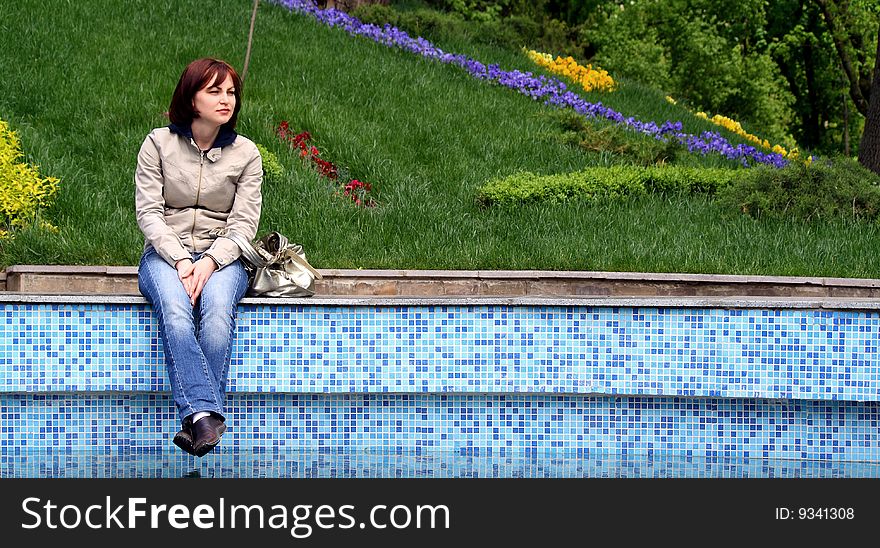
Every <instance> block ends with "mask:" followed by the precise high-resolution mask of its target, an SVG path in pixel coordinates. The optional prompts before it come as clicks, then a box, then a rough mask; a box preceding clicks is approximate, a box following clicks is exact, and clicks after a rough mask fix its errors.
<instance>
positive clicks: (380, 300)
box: [0, 292, 880, 312]
mask: <svg viewBox="0 0 880 548" xmlns="http://www.w3.org/2000/svg"><path fill="white" fill-rule="evenodd" d="M3 303H24V304H38V303H45V304H109V305H126V304H129V305H145V304H147V301H146V299H144V298H143V297H140V296H129V295H38V294H32V293H13V292H5V293H0V304H3ZM241 304H245V305H267V306H329V307H334V306H339V307H343V306H369V307H412V306H508V307H514V306H546V307H595V308H718V309H737V308H742V309H763V310H774V309H801V310H803V309H806V310H853V311H857V310H861V311H869V312H871V311H878V310H880V299H862V298H816V299H803V298H782V297H752V298H749V297H713V298H705V297H616V298H615V297H602V296H593V297H568V298H564V297H562V298H560V297H501V296H481V297H434V298H427V297H352V296H349V297H333V296H315V297H299V298H254V297H245V298H244V299H242V300H241Z"/></svg>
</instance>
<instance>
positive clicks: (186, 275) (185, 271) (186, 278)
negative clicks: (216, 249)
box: [174, 259, 195, 303]
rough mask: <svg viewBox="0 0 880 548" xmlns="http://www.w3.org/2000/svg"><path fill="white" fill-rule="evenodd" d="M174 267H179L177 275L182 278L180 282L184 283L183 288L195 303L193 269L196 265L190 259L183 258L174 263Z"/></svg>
mask: <svg viewBox="0 0 880 548" xmlns="http://www.w3.org/2000/svg"><path fill="white" fill-rule="evenodd" d="M174 268H176V269H177V277H178V278H180V283H182V284H183V288H184V289H185V290H186V294H187V295H189V300H190V302H193V303H195V300H194V299H193V296H192V295H193V288H194V285H193V277H192V274H193V270H195V265H194V264H193V262H192V261H191V260H190V259H181V260H179V261H177V262H176V263H174Z"/></svg>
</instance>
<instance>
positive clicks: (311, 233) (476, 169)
mask: <svg viewBox="0 0 880 548" xmlns="http://www.w3.org/2000/svg"><path fill="white" fill-rule="evenodd" d="M7 4H8V5H5V6H4V8H3V12H4V16H3V19H2V23H0V25H2V32H0V69H2V72H3V74H4V75H5V77H4V78H2V79H0V119H3V120H5V121H7V122H9V123H10V125H11V127H12V128H13V129H14V130H16V131H17V132H18V133H19V135H20V137H21V139H22V142H23V146H24V149H25V152H26V154H27V160H28V161H29V162H32V163H34V164H37V165H39V166H40V171H41V173H43V174H44V175H52V176H55V177H58V178H60V179H61V187H60V188H61V190H60V193H59V195H58V197H57V200H56V203H55V205H54V206H53V207H52V208H51V209H49V210H48V211H47V212H46V216H47V218H48V219H49V220H50V221H51V222H52V223H53V224H55V225H57V226H58V227H59V229H60V231H59V233H57V234H54V233H48V232H44V231H41V230H37V229H32V230H25V231H21V232H19V233H18V234H16V236H15V238H14V239H12V240H6V241H3V242H2V243H0V267H5V266H8V265H11V264H106V265H134V264H137V261H138V259H139V257H140V251H141V249H142V245H143V237H142V235H141V233H140V231H139V230H138V228H137V225H136V223H135V215H134V182H133V178H132V175H133V172H134V167H135V159H136V154H137V150H138V148H139V146H140V144H141V142H142V141H143V139H144V137H145V136H146V134H147V133H149V131H150V130H151V129H152V128H154V127H157V126H162V125H166V124H167V120H165V118H164V117H163V115H162V113H163V112H164V111H165V110H166V109H167V107H168V103H169V101H170V97H171V92H172V91H173V89H174V86H175V84H176V82H177V78H178V76H179V74H180V71H181V70H182V69H183V67H184V66H185V65H186V64H187V63H188V62H189V61H191V60H192V59H195V58H197V57H202V56H216V57H220V58H223V59H226V60H228V61H229V62H231V63H232V64H233V65H235V66H236V67H238V68H241V67H242V65H243V61H244V51H245V47H246V38H247V31H248V25H249V22H250V9H251V7H252V2H251V0H221V1H217V2H212V3H211V4H210V6H208V5H206V4H204V3H199V2H192V1H176V0H175V1H172V0H164V1H163V0H149V1H143V0H125V1H123V0H116V1H110V0H107V1H105V2H100V3H97V2H70V3H54V2H53V3H47V2H37V1H34V0H22V1H20V2H14V3H7ZM439 45H440V46H441V47H447V48H451V45H445V44H439ZM455 46H456V47H457V48H458V49H455V50H452V51H455V52H456V53H465V54H467V55H469V56H471V57H474V58H476V59H478V60H480V61H483V62H497V63H499V64H500V65H501V66H502V68H505V69H514V68H518V69H520V70H531V71H533V72H540V71H539V70H538V69H537V68H536V67H535V66H533V65H532V64H531V63H530V61H528V59H526V58H525V56H523V55H520V54H517V53H514V52H506V51H503V50H499V49H494V48H489V47H482V46H477V45H468V44H456V45H455ZM587 96H588V97H589V99H590V100H593V101H596V100H601V101H602V102H603V103H604V104H607V105H609V106H611V107H613V108H615V109H616V110H618V111H620V112H623V113H624V114H625V115H628V116H629V115H632V116H636V117H638V118H640V119H642V120H655V121H657V122H658V123H662V122H663V121H665V120H681V121H683V122H684V129H685V130H686V131H689V132H694V133H698V132H700V131H704V130H708V129H711V130H715V131H722V130H720V128H718V127H717V126H714V125H711V124H709V123H708V122H705V121H703V120H699V119H697V118H695V117H693V116H690V115H689V114H688V113H687V111H685V110H684V109H682V108H681V107H679V106H676V105H671V104H669V103H667V102H666V101H665V100H664V98H663V96H664V94H663V93H662V92H661V91H658V90H652V89H649V88H644V87H642V86H639V85H637V84H634V83H628V82H623V83H622V85H621V87H620V90H619V91H618V92H615V93H613V94H603V95H599V94H588V95H587ZM552 111H553V109H552V107H547V106H544V105H543V104H541V103H540V102H535V101H530V100H529V99H527V98H525V97H524V96H522V95H519V94H517V93H515V92H513V91H511V90H508V89H505V88H502V87H499V86H494V85H491V84H487V83H485V82H480V81H477V80H474V79H472V78H471V77H470V76H469V75H468V74H467V73H465V72H464V71H463V70H461V69H459V68H457V67H453V66H447V65H442V64H439V63H434V62H431V61H427V60H423V59H421V58H419V57H417V56H415V55H413V54H410V53H406V52H403V51H398V50H393V49H389V48H387V47H385V46H381V45H378V44H375V43H373V42H370V41H368V40H366V39H363V38H353V37H351V36H349V35H348V34H346V33H345V32H344V31H342V30H337V29H330V28H327V27H324V26H321V25H320V24H318V23H316V22H314V21H313V20H311V19H309V18H306V17H303V16H299V15H296V14H292V13H290V12H288V11H287V10H285V9H284V8H281V7H278V6H273V5H268V4H267V3H266V2H262V3H261V4H260V12H259V15H258V18H257V25H256V33H255V41H254V46H253V53H252V58H251V64H250V67H249V71H248V76H247V82H246V83H245V86H244V110H243V111H242V114H241V116H240V118H239V127H238V129H239V131H240V132H241V133H242V134H244V135H247V136H248V137H250V138H251V139H253V140H254V141H256V142H257V143H259V144H262V145H263V146H265V147H266V148H267V149H269V150H270V151H272V152H274V153H276V154H277V155H278V157H279V159H280V160H281V162H282V164H284V166H285V168H286V170H287V173H286V175H285V176H284V177H283V178H281V179H280V180H275V181H267V182H266V183H265V184H264V188H263V191H264V213H263V218H262V222H261V228H260V233H261V234H262V233H263V232H265V231H268V230H279V231H281V232H282V233H284V234H286V235H287V236H288V237H290V238H291V239H292V240H295V241H297V242H299V243H302V244H303V246H304V247H305V249H306V252H307V253H308V255H309V260H310V262H311V263H312V264H313V265H315V266H316V267H318V268H388V269H435V268H436V269H447V268H448V269H542V270H611V271H642V272H699V273H725V274H766V275H805V276H840V277H880V253H878V246H877V243H876V242H878V241H880V239H878V236H880V234H878V228H877V226H876V225H875V224H873V223H867V222H855V221H835V222H825V223H821V224H804V223H799V222H794V221H792V222H773V223H771V222H764V221H761V222H758V221H755V220H752V219H750V218H747V217H744V216H741V215H738V214H736V213H735V212H733V213H731V212H725V211H722V210H721V209H720V208H719V206H718V205H716V204H715V203H713V202H712V201H711V200H709V199H707V198H706V197H702V196H679V197H662V196H657V197H652V198H642V199H638V200H630V201H627V202H620V203H584V202H580V203H568V204H564V205H530V206H524V207H521V208H518V209H485V210H484V209H480V208H479V207H478V206H477V205H476V204H475V201H474V197H475V193H476V190H477V189H478V188H479V187H480V186H481V185H482V184H483V183H485V182H486V181H487V180H488V179H491V178H494V177H498V176H503V175H508V174H512V173H516V172H518V171H531V172H534V173H540V174H552V173H561V172H567V171H573V170H577V169H580V168H583V167H586V166H591V165H607V164H613V163H627V162H630V161H631V159H630V158H629V157H627V156H619V155H613V154H608V153H602V152H588V151H585V150H583V149H580V148H577V147H572V146H565V145H562V144H560V142H559V139H558V136H559V134H560V132H561V128H560V124H559V121H558V119H557V118H556V117H554V116H552V115H550V113H551V112H552ZM282 120H287V121H288V122H289V123H290V127H291V129H292V130H294V131H302V130H308V131H309V132H311V134H312V136H313V141H314V144H315V145H316V146H317V147H318V148H319V149H320V151H321V155H322V157H323V158H325V159H327V160H330V161H332V162H334V163H335V164H337V165H340V166H345V167H347V168H348V169H349V171H350V174H351V176H352V177H354V178H357V179H360V180H362V181H368V182H370V183H372V185H373V189H374V191H373V193H374V194H375V195H376V197H377V198H378V200H379V203H380V205H379V207H376V208H373V209H365V208H359V207H356V206H354V205H352V204H350V203H346V202H345V201H343V200H342V199H340V198H338V197H333V196H332V191H331V189H330V187H329V186H328V184H327V182H326V181H324V180H322V179H320V178H319V177H318V176H317V175H316V174H315V173H314V172H313V171H311V170H310V169H309V168H308V167H307V166H304V165H303V164H302V162H301V161H300V159H299V158H298V156H297V154H296V152H295V151H292V150H290V149H289V148H288V147H287V146H286V145H285V144H284V143H282V142H281V141H280V140H279V139H278V138H277V137H276V136H275V127H276V126H277V124H278V123H279V122H280V121H282ZM722 132H723V131H722ZM723 133H724V134H725V136H727V137H728V139H729V140H731V141H732V142H735V143H738V142H743V141H742V140H740V139H738V138H736V137H735V136H733V135H732V134H730V133H727V132H723ZM635 138H636V137H634V139H635ZM685 163H689V164H696V165H705V166H718V165H726V164H727V162H725V161H724V160H722V159H720V158H718V157H705V158H704V157H699V156H693V157H690V158H686V159H685Z"/></svg>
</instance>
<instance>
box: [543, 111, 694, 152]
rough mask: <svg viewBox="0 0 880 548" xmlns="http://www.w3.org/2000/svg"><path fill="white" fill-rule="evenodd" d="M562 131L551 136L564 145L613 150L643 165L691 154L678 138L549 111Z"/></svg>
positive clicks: (605, 150)
mask: <svg viewBox="0 0 880 548" xmlns="http://www.w3.org/2000/svg"><path fill="white" fill-rule="evenodd" d="M546 116H547V117H548V118H550V119H551V120H553V122H554V123H555V124H556V125H557V127H558V128H559V130H560V133H552V134H551V135H550V138H551V139H553V140H555V141H558V142H559V143H561V144H564V145H567V146H572V147H578V148H581V149H583V150H585V151H587V152H599V153H610V154H612V155H614V156H615V157H618V158H622V159H625V162H626V163H631V164H635V165H640V166H652V165H665V164H672V163H676V162H678V161H679V160H680V159H681V158H682V157H686V156H687V155H688V154H689V153H688V151H687V149H686V148H684V146H682V145H681V144H680V143H679V142H678V141H676V140H672V139H670V140H669V141H665V142H664V141H660V140H657V139H654V138H653V137H649V136H647V135H642V134H640V133H637V132H634V131H630V130H628V129H626V128H624V127H622V126H620V125H618V124H614V123H610V122H603V121H600V120H589V119H587V118H585V117H584V116H581V115H580V114H578V113H576V112H574V111H571V110H567V109H566V110H560V111H549V112H548V113H547V114H546Z"/></svg>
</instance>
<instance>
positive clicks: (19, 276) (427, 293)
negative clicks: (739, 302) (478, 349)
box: [0, 265, 880, 299]
mask: <svg viewBox="0 0 880 548" xmlns="http://www.w3.org/2000/svg"><path fill="white" fill-rule="evenodd" d="M319 271H320V272H321V274H322V275H323V276H324V279H323V280H319V281H318V282H316V285H315V287H316V290H317V293H318V294H319V295H328V296H377V297H450V296H461V297H470V296H508V297H515V296H546V297H583V296H605V297H617V296H646V297H647V296H657V297H661V296H663V297H672V296H679V297H690V296H705V297H737V296H765V297H800V298H810V299H812V298H825V297H848V298H869V299H870V298H880V279H861V278H823V277H792V276H750V275H726V274H676V273H650V272H648V273H641V272H594V271H546V270H353V269H319ZM3 274H5V275H6V279H5V282H6V285H5V288H2V286H0V289H2V290H4V291H11V292H18V293H37V294H84V295H94V294H104V295H140V292H139V291H138V288H137V267H135V266H66V265H14V266H10V267H9V268H8V269H7V270H6V271H5V272H4V273H3ZM0 283H2V280H0Z"/></svg>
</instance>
